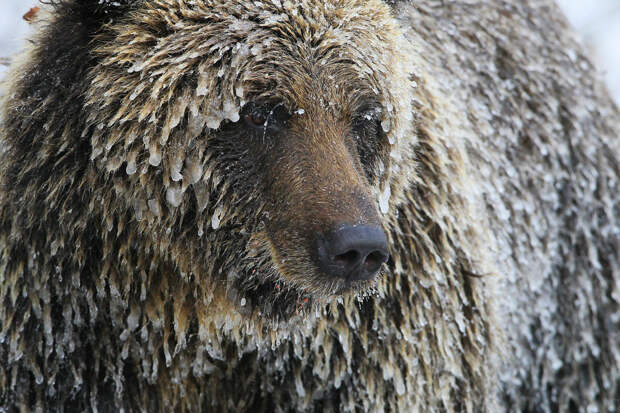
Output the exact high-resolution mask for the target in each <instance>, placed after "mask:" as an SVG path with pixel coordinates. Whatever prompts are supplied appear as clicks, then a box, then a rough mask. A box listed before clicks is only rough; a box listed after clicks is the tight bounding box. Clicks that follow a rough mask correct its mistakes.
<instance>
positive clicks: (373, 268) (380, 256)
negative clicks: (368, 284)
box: [364, 251, 388, 272]
mask: <svg viewBox="0 0 620 413" xmlns="http://www.w3.org/2000/svg"><path fill="white" fill-rule="evenodd" d="M387 260H388V257H387V254H384V253H382V252H380V251H373V252H371V253H370V254H368V256H367V257H366V261H365V262H364V267H365V268H366V270H367V271H369V272H377V271H379V268H381V264H383V263H384V262H386V261H387Z"/></svg>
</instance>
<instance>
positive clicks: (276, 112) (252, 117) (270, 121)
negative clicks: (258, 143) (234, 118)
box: [242, 103, 291, 130]
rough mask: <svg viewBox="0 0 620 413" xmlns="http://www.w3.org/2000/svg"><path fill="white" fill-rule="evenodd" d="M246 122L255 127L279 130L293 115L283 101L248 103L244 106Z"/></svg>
mask: <svg viewBox="0 0 620 413" xmlns="http://www.w3.org/2000/svg"><path fill="white" fill-rule="evenodd" d="M242 113H243V119H244V121H245V123H246V124H247V125H248V126H250V127H253V128H260V129H265V128H268V129H271V130H278V129H280V128H282V127H283V126H285V124H286V122H287V121H288V120H289V118H290V117H291V115H290V114H289V112H288V111H287V110H286V107H285V106H284V105H283V104H282V103H276V104H256V103H248V104H247V105H246V106H245V107H244V108H243V111H242Z"/></svg>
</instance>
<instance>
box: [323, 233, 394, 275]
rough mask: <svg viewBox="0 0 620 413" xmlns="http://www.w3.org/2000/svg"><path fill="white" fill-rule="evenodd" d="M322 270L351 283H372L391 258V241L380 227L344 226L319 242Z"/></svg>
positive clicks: (324, 236)
mask: <svg viewBox="0 0 620 413" xmlns="http://www.w3.org/2000/svg"><path fill="white" fill-rule="evenodd" d="M317 256H318V262H319V268H320V269H321V270H322V271H323V272H325V273H326V274H329V275H332V276H335V277H340V278H344V279H346V280H348V281H358V280H370V279H371V278H372V277H374V276H375V274H377V272H378V271H379V268H381V264H383V263H384V262H386V261H387V260H388V258H389V254H388V245H387V238H386V236H385V233H384V232H383V230H382V229H381V228H380V227H377V226H368V225H358V226H351V225H348V226H344V227H341V228H339V229H337V230H336V231H332V232H329V233H327V234H325V235H323V236H321V237H319V239H318V241H317Z"/></svg>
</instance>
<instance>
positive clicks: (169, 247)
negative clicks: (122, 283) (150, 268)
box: [84, 0, 414, 312]
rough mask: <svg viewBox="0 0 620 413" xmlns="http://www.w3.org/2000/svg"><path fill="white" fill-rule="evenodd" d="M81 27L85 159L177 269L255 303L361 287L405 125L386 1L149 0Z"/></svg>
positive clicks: (402, 71) (378, 256)
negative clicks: (85, 40) (86, 46)
mask: <svg viewBox="0 0 620 413" xmlns="http://www.w3.org/2000/svg"><path fill="white" fill-rule="evenodd" d="M93 44H94V45H95V46H94V47H95V49H94V56H95V57H96V59H97V64H96V66H95V68H94V69H93V70H91V75H90V77H91V79H90V81H91V83H90V87H89V90H88V92H87V102H88V104H87V108H86V110H87V112H88V116H89V118H88V122H87V126H86V130H85V131H84V136H90V137H91V143H92V151H93V152H92V156H91V159H92V160H93V162H95V164H96V165H97V169H98V170H99V171H101V172H102V174H103V175H104V176H105V177H107V178H106V179H108V181H109V182H110V183H112V184H113V186H114V191H115V194H116V201H114V202H117V203H119V206H111V207H109V208H110V209H112V210H116V211H118V212H119V213H124V212H123V211H131V214H132V216H133V217H135V220H136V221H137V227H136V228H137V230H138V232H139V233H140V234H142V236H143V238H144V239H145V240H146V242H148V243H149V244H150V245H152V248H153V249H155V250H157V249H159V250H161V255H162V256H167V257H172V258H171V261H172V262H173V264H174V266H175V270H177V271H179V272H180V273H182V274H190V273H191V274H192V277H194V278H195V279H198V280H204V281H205V282H206V281H207V280H209V279H225V280H227V281H228V284H229V287H230V286H234V288H232V289H233V290H234V291H236V293H235V294H236V295H237V296H238V297H243V305H245V304H246V303H247V302H248V301H249V302H251V304H252V305H254V306H257V305H258V306H260V307H261V308H263V311H264V312H267V310H265V305H267V304H269V305H270V306H271V307H269V308H273V305H274V303H275V304H277V306H280V307H281V308H284V307H287V305H288V304H290V303H297V302H299V301H300V299H301V300H302V301H305V302H308V301H309V300H317V299H324V298H328V297H333V296H338V295H341V294H345V293H349V292H353V293H355V294H359V293H363V292H365V291H369V290H370V289H371V288H372V286H373V285H374V283H375V280H376V277H377V274H378V273H379V272H380V269H381V268H382V267H383V265H384V263H386V262H387V260H388V257H389V254H390V249H389V247H388V244H387V238H386V235H385V232H384V231H385V229H386V225H387V221H386V220H385V219H384V215H385V214H386V213H388V211H389V209H390V192H391V191H392V190H393V188H391V187H390V177H391V176H392V175H394V174H395V173H398V172H397V171H398V168H399V167H398V163H399V162H400V159H401V158H402V157H403V152H404V151H406V147H405V144H404V143H402V142H403V141H407V144H410V143H411V141H412V139H414V137H413V135H414V133H413V132H412V123H413V122H412V115H411V113H412V109H411V102H410V100H411V88H412V87H413V82H412V81H411V80H410V75H409V73H408V70H410V64H409V62H408V59H410V57H409V56H410V55H411V53H410V52H409V51H408V50H407V42H406V41H404V40H403V35H402V33H401V32H400V30H399V28H398V26H397V24H396V22H395V20H394V19H393V17H392V16H391V11H390V9H389V7H387V6H386V5H385V4H384V3H383V2H381V1H378V0H371V1H361V0H329V1H321V2H315V1H309V0H308V1H305V0H304V1H300V2H292V1H279V0H273V1H254V2H248V1H207V0H205V1H192V0H152V1H147V2H139V3H138V5H137V6H136V7H134V8H133V9H132V10H131V11H129V12H128V13H126V15H124V16H122V18H118V19H115V20H114V21H113V22H112V23H110V24H109V25H107V26H105V27H104V30H103V32H102V33H101V34H99V35H98V36H97V37H96V38H95V40H94V42H93ZM403 148H404V149H403ZM143 242H144V241H143ZM287 303H288V304H287ZM274 311H275V310H274ZM278 311H283V310H281V309H280V310H278Z"/></svg>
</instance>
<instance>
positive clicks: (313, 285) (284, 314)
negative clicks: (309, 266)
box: [227, 271, 382, 321]
mask: <svg viewBox="0 0 620 413" xmlns="http://www.w3.org/2000/svg"><path fill="white" fill-rule="evenodd" d="M381 276H382V275H381V274H379V275H377V276H376V277H375V278H373V279H371V280H362V281H347V280H342V279H333V278H332V279H331V280H330V279H329V278H327V276H323V277H321V276H319V277H317V276H316V275H315V276H309V277H308V281H307V282H303V283H299V282H297V280H299V279H300V278H301V275H300V274H297V275H296V276H295V277H294V278H293V279H294V280H295V281H289V279H290V278H289V277H288V276H287V275H286V274H280V273H279V274H277V276H276V274H274V271H271V272H269V273H267V274H254V275H253V276H252V277H248V278H245V279H244V277H243V276H242V277H240V279H239V280H238V282H237V283H236V285H235V286H233V287H229V288H228V289H227V296H228V299H229V300H230V301H231V302H232V304H233V305H234V306H235V307H236V309H237V310H238V311H239V312H240V313H241V314H243V315H244V316H248V317H252V316H258V317H260V318H261V319H263V320H265V321H288V320H290V319H291V318H293V317H305V316H307V315H308V314H310V313H311V312H313V311H318V312H321V311H322V309H323V308H325V307H326V306H328V305H329V304H331V303H337V302H339V301H341V300H343V299H345V298H353V299H359V300H364V299H366V298H368V297H371V296H374V295H375V294H376V291H377V290H376V286H377V279H378V277H381Z"/></svg>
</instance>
